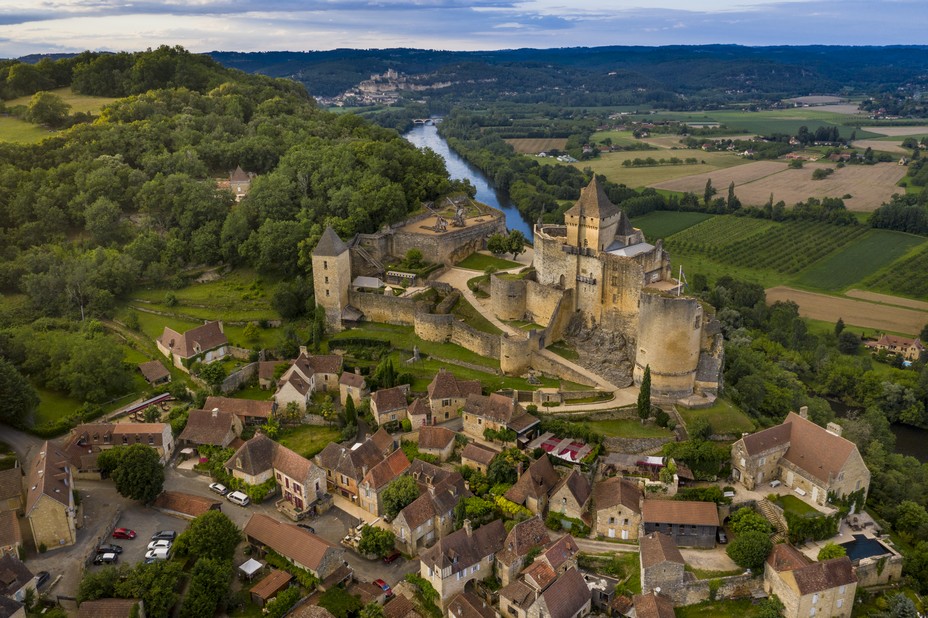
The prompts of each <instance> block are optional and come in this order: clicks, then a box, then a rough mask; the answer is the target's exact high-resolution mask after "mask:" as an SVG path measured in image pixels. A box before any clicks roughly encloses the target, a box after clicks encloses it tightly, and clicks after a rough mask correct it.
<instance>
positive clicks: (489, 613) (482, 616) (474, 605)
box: [403, 591, 499, 618]
mask: <svg viewBox="0 0 928 618" xmlns="http://www.w3.org/2000/svg"><path fill="white" fill-rule="evenodd" d="M447 615H448V616H451V617H453V618H499V612H497V611H496V609H494V607H493V606H492V605H490V604H489V603H487V602H486V600H485V599H483V598H482V597H480V596H479V595H476V594H474V593H473V592H468V591H465V592H462V593H460V594H457V595H455V597H454V598H453V599H451V603H449V604H448V614H447ZM403 618H408V617H407V616H404V617H403Z"/></svg>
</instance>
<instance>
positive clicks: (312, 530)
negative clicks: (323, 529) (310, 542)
mask: <svg viewBox="0 0 928 618" xmlns="http://www.w3.org/2000/svg"><path fill="white" fill-rule="evenodd" d="M297 526H299V527H300V528H302V529H303V530H309V531H310V532H312V533H313V534H316V529H315V528H313V527H312V526H310V525H309V524H297Z"/></svg>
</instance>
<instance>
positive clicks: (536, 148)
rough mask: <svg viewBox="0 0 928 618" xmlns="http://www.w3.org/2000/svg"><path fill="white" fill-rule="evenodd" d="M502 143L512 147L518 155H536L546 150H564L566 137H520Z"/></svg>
mask: <svg viewBox="0 0 928 618" xmlns="http://www.w3.org/2000/svg"><path fill="white" fill-rule="evenodd" d="M504 141H505V142H506V143H507V144H510V145H512V147H513V148H515V150H516V152H518V153H519V154H538V153H539V152H545V151H546V150H553V149H556V150H564V148H566V147H567V138H566V137H522V138H510V139H507V140H504Z"/></svg>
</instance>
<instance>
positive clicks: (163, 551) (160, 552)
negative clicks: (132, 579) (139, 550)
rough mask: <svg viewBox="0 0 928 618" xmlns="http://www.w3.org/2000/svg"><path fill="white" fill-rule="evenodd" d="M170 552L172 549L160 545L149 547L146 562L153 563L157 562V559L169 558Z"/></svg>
mask: <svg viewBox="0 0 928 618" xmlns="http://www.w3.org/2000/svg"><path fill="white" fill-rule="evenodd" d="M169 552H170V549H168V548H166V547H158V548H155V549H149V550H148V551H147V552H145V564H151V563H152V562H155V561H156V560H167V559H168V553H169Z"/></svg>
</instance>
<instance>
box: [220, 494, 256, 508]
mask: <svg viewBox="0 0 928 618" xmlns="http://www.w3.org/2000/svg"><path fill="white" fill-rule="evenodd" d="M226 499H227V500H228V501H229V502H232V503H234V504H237V505H239V506H248V505H249V504H250V503H251V500H249V499H248V496H246V495H245V494H243V493H242V492H240V491H233V492H232V493H230V494H228V495H227V496H226Z"/></svg>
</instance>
